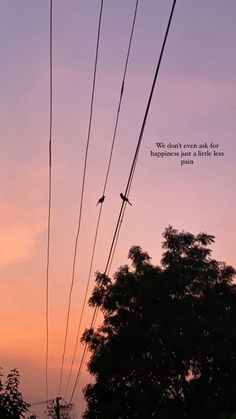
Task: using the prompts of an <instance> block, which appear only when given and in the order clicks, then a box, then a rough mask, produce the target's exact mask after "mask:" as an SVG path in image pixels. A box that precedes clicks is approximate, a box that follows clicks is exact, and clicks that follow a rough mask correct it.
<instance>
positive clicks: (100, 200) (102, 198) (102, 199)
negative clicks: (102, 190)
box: [97, 195, 105, 205]
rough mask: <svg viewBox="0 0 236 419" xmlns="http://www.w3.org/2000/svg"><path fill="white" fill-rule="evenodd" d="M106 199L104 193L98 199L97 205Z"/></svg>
mask: <svg viewBox="0 0 236 419" xmlns="http://www.w3.org/2000/svg"><path fill="white" fill-rule="evenodd" d="M104 199H105V195H102V197H101V198H100V199H99V200H98V203H97V205H98V204H102V203H103V202H104Z"/></svg>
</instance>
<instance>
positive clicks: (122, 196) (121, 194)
mask: <svg viewBox="0 0 236 419" xmlns="http://www.w3.org/2000/svg"><path fill="white" fill-rule="evenodd" d="M120 197H121V199H123V201H124V202H128V204H129V205H131V206H132V204H131V202H129V200H128V198H126V196H124V195H123V193H122V192H121V193H120Z"/></svg>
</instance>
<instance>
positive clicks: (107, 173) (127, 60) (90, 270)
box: [64, 0, 139, 397]
mask: <svg viewBox="0 0 236 419" xmlns="http://www.w3.org/2000/svg"><path fill="white" fill-rule="evenodd" d="M138 3H139V0H136V3H135V8H134V15H133V20H132V25H131V33H130V37H129V43H128V49H127V55H126V60H125V66H124V72H123V78H122V82H121V90H120V97H119V102H118V107H117V113H116V119H115V126H114V131H113V137H112V142H111V149H110V154H109V159H108V165H107V171H106V176H105V181H104V186H103V191H102V196H105V193H106V188H107V182H108V177H109V172H110V168H111V162H112V156H113V151H114V145H115V140H116V134H117V128H118V122H119V116H120V109H121V105H122V99H123V94H124V87H125V79H126V73H127V68H128V63H129V57H130V50H131V45H132V40H133V34H134V28H135V23H136V16H137V10H138ZM102 209H103V202H102V203H101V205H100V210H99V214H98V219H97V225H96V230H95V238H94V244H93V249H92V256H91V262H90V267H89V274H88V280H87V285H86V290H85V295H84V300H83V306H82V311H81V315H80V319H79V324H78V328H77V335H76V343H75V348H74V352H73V357H72V362H71V366H70V371H69V377H68V381H67V384H66V390H65V395H64V397H66V394H67V391H68V387H69V383H70V380H71V374H72V369H73V365H74V362H75V357H76V352H77V348H78V343H79V335H80V329H81V323H82V319H83V315H84V310H85V305H86V301H87V295H88V289H89V284H90V279H91V272H92V267H93V261H94V255H95V250H96V244H97V237H98V230H99V225H100V219H101V214H102Z"/></svg>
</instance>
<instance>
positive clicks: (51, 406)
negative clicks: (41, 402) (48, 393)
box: [45, 400, 73, 419]
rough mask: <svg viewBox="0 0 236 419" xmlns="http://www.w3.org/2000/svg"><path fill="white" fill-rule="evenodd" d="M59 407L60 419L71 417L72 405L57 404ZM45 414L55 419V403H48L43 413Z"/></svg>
mask: <svg viewBox="0 0 236 419" xmlns="http://www.w3.org/2000/svg"><path fill="white" fill-rule="evenodd" d="M59 407H60V409H59V410H60V417H61V419H69V418H70V417H71V410H72V407H73V405H72V404H67V403H63V404H62V403H61V402H60V403H59ZM45 413H46V414H47V416H48V417H50V418H57V414H56V401H55V400H54V401H51V402H49V403H48V405H47V411H46V412H45Z"/></svg>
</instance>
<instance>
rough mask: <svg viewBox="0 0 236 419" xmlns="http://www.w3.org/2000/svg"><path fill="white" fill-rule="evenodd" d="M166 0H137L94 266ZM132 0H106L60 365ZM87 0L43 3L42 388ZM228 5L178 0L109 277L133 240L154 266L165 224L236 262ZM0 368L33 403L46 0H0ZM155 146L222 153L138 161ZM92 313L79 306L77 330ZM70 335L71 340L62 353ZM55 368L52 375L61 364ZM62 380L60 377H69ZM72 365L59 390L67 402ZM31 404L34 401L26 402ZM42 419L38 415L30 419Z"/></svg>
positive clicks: (65, 266) (56, 298) (104, 251)
mask: <svg viewBox="0 0 236 419" xmlns="http://www.w3.org/2000/svg"><path fill="white" fill-rule="evenodd" d="M171 6H172V1H169V0H168V1H167V0H146V1H144V0H143V1H142V0H141V1H140V2H139V7H138V12H137V21H136V26H135V31H134V38H133V44H132V48H131V54H130V62H129V65H128V70H127V78H126V83H125V90H124V97H123V103H122V108H121V113H120V121H119V126H118V132H117V139H116V144H115V149H114V157H113V160H112V167H111V171H110V177H109V181H108V186H107V191H106V199H105V202H104V206H103V215H102V220H101V225H100V232H99V237H98V243H97V250H96V254H95V261H94V267H93V275H92V279H91V286H90V292H91V290H92V288H93V283H94V272H95V271H97V270H99V271H104V268H105V264H106V259H107V257H108V252H109V248H110V245H111V240H112V237H113V233H114V228H115V224H116V221H117V217H118V213H119V210H120V205H121V199H120V196H119V194H120V192H124V190H125V187H126V183H127V179H128V175H129V171H130V166H131V163H132V159H133V155H134V151H135V147H136V144H137V140H138V136H139V132H140V129H141V124H142V121H143V117H144V112H145V108H146V103H147V99H148V96H149V92H150V88H151V84H152V80H153V77H154V72H155V68H156V65H157V61H158V57H159V53H160V48H161V44H162V41H163V37H164V31H165V28H166V24H167V20H168V17H169V13H170V9H171ZM134 7H135V0H120V1H115V0H109V1H108V0H105V1H104V10H103V16H102V27H101V39H100V49H99V56H98V68H97V81H96V90H95V101H94V119H93V124H92V131H91V143H90V148H89V155H88V167H87V178H86V184H85V198H84V210H83V217H82V226H81V234H80V238H79V245H78V258H77V265H76V282H75V288H74V292H73V299H72V311H71V322H70V329H69V340H68V351H67V353H66V364H65V373H66V371H67V370H68V368H69V366H70V361H71V355H72V352H73V345H74V339H75V334H76V327H77V323H78V317H79V315H80V310H81V302H82V300H83V296H84V291H85V286H86V281H87V278H88V269H89V263H90V258H91V251H92V244H93V240H94V233H95V226H96V221H97V216H98V211H99V209H98V208H99V207H97V206H96V203H97V201H98V199H99V198H100V196H101V194H102V189H103V184H104V178H105V172H106V167H107V161H108V155H109V151H110V144H111V140H112V135H113V130H114V124H115V117H116V111H117V105H118V100H119V94H120V88H121V81H122V76H123V69H124V63H125V58H126V53H127V48H128V40H129V35H130V30H131V24H132V18H133V13H134ZM99 9H100V1H98V0H87V1H86V0H54V2H53V15H54V25H53V104H54V105H53V106H54V111H53V135H52V155H53V157H52V230H51V259H50V276H49V322H50V330H49V398H55V397H56V396H57V391H58V385H59V372H60V363H61V356H62V348H63V337H64V333H65V320H66V309H67V304H68V293H69V286H70V282H71V272H72V258H73V248H74V242H75V235H76V228H77V220H78V211H79V202H80V191H81V181H82V169H83V160H84V152H85V143H86V139H87V129H88V118H89V106H90V98H91V88H92V77H93V66H94V57H95V46H96V35H97V25H98V16H99ZM235 16H236V2H235V0H227V1H225V2H222V0H208V1H206V0H198V1H196V0H177V5H176V10H175V13H174V17H173V22H172V25H171V29H170V33H169V37H168V40H167V45H166V49H165V52H164V57H163V61H162V65H161V69H160V74H159V78H158V82H157V85H156V89H155V93H154V96H153V102H152V105H151V109H150V113H149V117H148V121H147V125H146V129H145V132H144V137H143V143H142V146H141V150H140V155H139V160H138V163H137V167H136V172H135V176H134V181H133V185H132V188H131V191H130V201H131V202H132V207H131V206H128V207H127V210H126V213H125V218H124V222H123V225H122V229H121V234H120V238H119V242H118V246H117V251H116V254H115V257H114V261H113V267H112V273H114V271H115V270H116V269H117V268H118V267H119V266H120V265H122V264H125V263H127V254H128V251H129V249H130V247H131V246H132V245H140V246H141V247H142V248H143V249H144V250H146V251H148V253H149V254H150V256H151V257H152V262H153V263H155V264H158V263H159V262H160V257H161V253H162V249H161V243H162V233H163V231H164V229H165V227H167V226H168V225H170V224H171V225H173V226H174V227H175V228H177V229H180V230H182V229H184V230H187V231H190V232H192V233H194V234H195V233H198V232H199V231H204V232H208V233H210V234H213V235H215V236H216V243H215V244H214V246H213V256H214V257H215V258H216V259H218V260H222V261H225V262H227V263H228V264H232V265H233V266H236V256H235V237H236V234H235V233H236V218H235V210H236V194H235V185H236V171H235V161H236V160H235V159H236V157H235V152H236V141H235V132H236V117H235V115H236V49H235V45H236V30H235ZM0 39H1V42H0V57H1V78H0V92H1V94H0V107H1V112H0V138H1V153H0V163H1V177H0V182H1V195H0V211H1V218H0V231H1V241H0V271H1V275H0V292H1V305H0V322H1V345H0V360H1V361H0V366H1V367H2V368H3V373H4V374H5V375H7V373H8V371H9V370H10V369H11V368H18V369H19V372H20V376H21V390H22V392H23V395H24V398H25V400H27V401H29V402H34V401H37V400H45V337H46V334H45V333H46V331H45V286H46V243H47V205H48V203H47V202H48V140H49V1H48V0H38V1H33V0H21V1H19V0H11V1H8V0H2V1H1V2H0ZM156 142H164V143H166V144H168V143H169V142H171V143H179V142H180V143H186V144H193V143H195V144H197V145H199V144H202V143H205V142H207V143H211V142H213V143H215V144H219V147H218V150H219V151H220V152H224V157H215V158H213V157H199V158H198V159H195V161H194V164H190V165H184V166H182V167H181V165H180V159H178V158H175V157H172V158H170V157H166V158H163V159H161V158H157V157H151V156H150V152H151V150H153V151H157V148H156V145H155V144H156ZM90 319H91V310H90V309H89V308H86V313H85V317H84V321H83V327H82V329H84V328H85V327H86V326H89V322H90ZM81 351H82V346H80V347H79V352H78V357H77V363H76V365H78V362H79V360H80V354H81ZM65 377H66V376H65ZM73 377H74V375H73ZM89 380H90V377H89V376H88V374H87V373H86V372H85V369H84V373H83V377H82V379H81V381H80V383H79V385H78V390H77V392H76V395H75V399H74V402H75V403H76V404H77V405H78V403H79V407H78V411H79V412H81V409H82V410H83V405H81V398H82V392H81V389H82V387H84V385H85V383H87V382H89ZM38 411H39V410H37V408H35V412H38ZM40 417H43V416H40Z"/></svg>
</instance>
